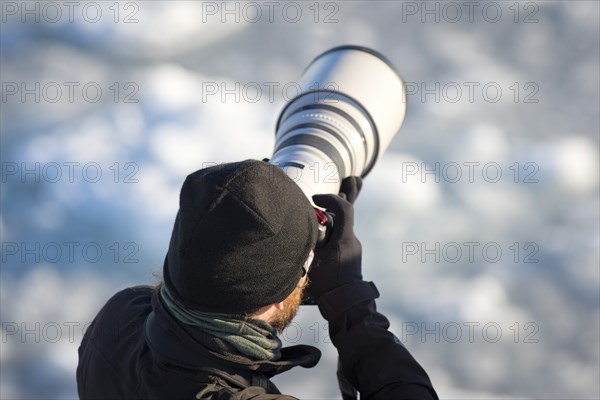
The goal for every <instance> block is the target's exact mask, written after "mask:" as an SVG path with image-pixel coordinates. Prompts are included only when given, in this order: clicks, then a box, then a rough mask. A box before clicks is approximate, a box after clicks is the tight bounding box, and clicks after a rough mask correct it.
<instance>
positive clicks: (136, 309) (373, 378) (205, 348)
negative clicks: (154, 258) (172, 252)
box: [77, 286, 437, 400]
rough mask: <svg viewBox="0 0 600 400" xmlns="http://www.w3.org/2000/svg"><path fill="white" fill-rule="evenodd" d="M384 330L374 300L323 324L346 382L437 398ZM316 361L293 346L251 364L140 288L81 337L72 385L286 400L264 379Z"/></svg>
mask: <svg viewBox="0 0 600 400" xmlns="http://www.w3.org/2000/svg"><path fill="white" fill-rule="evenodd" d="M388 326H389V323H388V321H387V319H386V318H385V317H384V316H383V315H381V314H379V313H377V312H376V310H375V302H374V301H373V300H369V301H364V302H361V303H360V304H357V305H355V306H353V307H352V308H350V309H348V310H346V311H345V312H343V313H341V314H340V315H336V316H335V317H334V318H329V327H330V336H331V339H332V341H333V344H334V345H335V346H336V347H337V349H338V352H339V355H340V361H341V370H342V371H343V374H344V375H345V377H346V378H347V379H348V381H349V382H350V383H351V384H352V385H353V386H354V387H356V388H358V389H359V391H360V393H361V399H371V400H381V399H390V400H391V399H393V400H397V399H437V395H436V393H435V391H434V390H433V387H432V386H431V382H430V381H429V378H428V377H427V374H426V373H425V371H424V370H423V369H422V368H421V366H420V365H419V364H418V363H417V362H416V361H415V360H414V358H413V357H412V356H411V355H410V354H409V353H408V351H407V350H406V349H405V348H404V346H403V345H402V344H401V343H400V342H399V340H398V339H397V338H396V337H395V336H394V335H393V334H391V333H390V332H389V331H388V330H387V328H388ZM319 358H320V352H319V350H318V349H316V348H314V347H311V346H304V345H299V346H291V347H286V348H283V349H282V357H281V359H280V360H279V361H275V362H273V361H258V362H257V361H253V360H250V359H248V358H246V357H244V356H241V355H240V354H239V353H236V352H235V351H234V350H233V349H231V348H229V347H228V345H227V344H225V343H224V342H222V341H220V340H218V339H216V338H214V337H210V336H207V335H204V334H202V333H201V332H198V331H197V330H194V329H193V328H191V327H187V326H184V325H182V324H180V323H179V322H178V321H176V320H175V319H174V318H173V317H172V316H171V315H170V314H169V313H168V311H166V309H165V308H164V306H163V304H162V301H161V299H160V296H158V294H157V291H156V290H154V289H153V288H151V287H147V286H146V287H142V286H139V287H133V288H129V289H125V290H123V291H121V292H119V293H117V294H115V295H114V296H113V297H112V298H111V299H110V300H109V301H108V302H107V303H106V305H105V306H104V307H103V308H102V310H101V311H100V312H99V313H98V315H97V316H96V318H95V319H94V321H93V322H92V324H91V326H90V327H89V328H88V330H87V331H86V333H85V336H84V338H83V341H82V343H81V346H80V348H79V365H78V367H77V387H78V392H79V397H80V398H82V399H124V398H126V399H190V400H191V399H213V400H214V399H237V400H243V399H253V400H269V399H277V400H287V399H294V397H290V396H285V395H282V394H280V392H279V391H278V390H277V388H276V387H275V385H273V383H271V382H270V380H269V379H270V378H271V377H273V376H274V375H276V374H279V373H281V372H284V371H287V370H289V369H291V368H293V367H295V366H298V365H300V366H303V367H312V366H314V365H316V363H317V362H318V360H319ZM332 384H334V383H333V382H332ZM300 395H301V394H300Z"/></svg>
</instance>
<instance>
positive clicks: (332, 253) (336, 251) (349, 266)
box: [306, 176, 362, 300]
mask: <svg viewBox="0 0 600 400" xmlns="http://www.w3.org/2000/svg"><path fill="white" fill-rule="evenodd" d="M361 188H362V179H361V178H360V177H358V176H351V177H348V178H346V179H344V180H343V181H342V185H341V188H340V194H339V195H333V194H326V195H315V196H313V201H314V202H315V204H316V205H317V206H320V207H324V208H325V209H327V210H328V211H329V212H331V213H333V214H334V217H333V229H332V232H331V235H330V237H329V240H328V241H327V243H326V244H325V245H324V246H322V247H319V248H317V249H315V258H314V261H313V263H312V267H311V269H310V271H309V273H308V279H309V284H308V287H307V289H306V291H307V295H308V296H309V297H310V298H313V299H316V300H318V299H319V297H320V296H321V295H323V294H325V293H327V292H329V291H331V290H333V289H336V288H338V287H340V286H343V285H346V284H348V283H352V282H355V281H360V280H362V273H361V258H362V248H361V245H360V242H359V241H358V239H357V238H356V236H355V235H354V207H353V203H354V201H355V200H356V198H357V197H358V194H359V192H360V189H361Z"/></svg>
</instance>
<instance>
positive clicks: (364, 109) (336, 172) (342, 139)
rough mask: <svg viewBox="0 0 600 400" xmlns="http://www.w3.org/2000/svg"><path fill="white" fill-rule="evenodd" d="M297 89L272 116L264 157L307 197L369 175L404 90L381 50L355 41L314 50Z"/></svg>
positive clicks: (395, 125)
mask: <svg viewBox="0 0 600 400" xmlns="http://www.w3.org/2000/svg"><path fill="white" fill-rule="evenodd" d="M299 86H300V89H301V91H300V93H299V94H298V96H296V97H295V98H293V99H292V100H291V101H290V102H289V103H288V104H287V105H286V106H285V108H284V109H283V111H282V112H281V114H280V116H279V120H278V123H277V130H276V135H275V137H276V140H275V149H274V152H273V156H272V157H271V161H270V162H271V163H273V164H276V165H278V166H279V167H280V168H282V169H283V170H284V171H285V173H286V174H287V175H288V176H289V177H290V178H292V179H293V180H294V181H295V182H296V183H297V184H298V185H299V186H300V188H301V189H302V191H303V192H304V194H305V195H306V196H307V197H308V198H309V199H310V200H311V201H312V196H313V195H314V194H317V193H338V192H339V189H340V184H341V181H342V179H344V178H346V177H348V176H353V175H358V176H362V177H364V176H366V175H367V174H368V173H369V171H370V170H371V169H372V168H373V166H374V165H375V163H376V162H377V160H378V159H379V157H381V155H382V154H383V153H384V152H385V150H386V149H387V147H388V146H389V144H390V142H391V141H392V139H393V138H394V136H395V135H396V133H397V132H398V131H399V129H400V127H401V126H402V122H403V121H404V116H405V115H406V90H405V87H404V82H403V81H402V79H401V78H400V75H399V74H398V73H397V72H396V70H395V69H394V67H393V66H392V65H391V63H390V62H389V61H387V59H386V58H385V57H384V56H383V55H381V54H379V53H378V52H376V51H374V50H371V49H368V48H366V47H360V46H340V47H336V48H333V49H331V50H328V51H326V52H325V53H323V54H321V55H319V56H318V57H317V58H315V60H314V61H313V62H312V63H311V64H310V65H309V66H308V67H307V68H306V70H305V71H304V74H303V76H302V79H301V80H300V82H299Z"/></svg>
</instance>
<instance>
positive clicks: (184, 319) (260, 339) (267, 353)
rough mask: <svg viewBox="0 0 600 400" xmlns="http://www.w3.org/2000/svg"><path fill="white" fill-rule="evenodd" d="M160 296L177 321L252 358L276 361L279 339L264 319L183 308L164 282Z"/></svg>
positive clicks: (278, 352) (279, 344) (279, 347)
mask: <svg viewBox="0 0 600 400" xmlns="http://www.w3.org/2000/svg"><path fill="white" fill-rule="evenodd" d="M160 295H161V297H162V299H163V301H164V304H165V306H166V308H167V310H168V311H169V312H170V313H171V315H173V316H174V317H175V318H176V319H177V320H178V321H180V322H181V323H184V324H186V325H190V326H194V327H197V328H199V329H200V330H202V331H203V332H205V333H207V334H210V335H212V336H215V337H217V338H220V339H222V340H223V341H225V342H227V343H229V344H230V345H231V346H233V347H234V348H235V349H236V350H237V351H239V352H240V353H242V354H243V355H245V356H248V357H250V358H252V359H253V360H261V361H262V360H269V361H276V360H277V359H278V358H279V355H280V349H281V341H280V340H279V338H278V337H277V331H276V330H275V328H273V327H272V326H271V325H270V324H269V323H267V322H266V321H262V320H258V319H247V320H243V319H240V318H239V317H238V318H235V317H233V316H231V315H229V314H218V313H208V312H202V311H196V310H190V309H187V308H185V307H184V306H182V305H181V304H180V303H179V302H177V300H175V298H173V296H172V295H171V293H170V292H169V289H167V286H166V285H165V284H164V283H163V284H162V285H161V288H160Z"/></svg>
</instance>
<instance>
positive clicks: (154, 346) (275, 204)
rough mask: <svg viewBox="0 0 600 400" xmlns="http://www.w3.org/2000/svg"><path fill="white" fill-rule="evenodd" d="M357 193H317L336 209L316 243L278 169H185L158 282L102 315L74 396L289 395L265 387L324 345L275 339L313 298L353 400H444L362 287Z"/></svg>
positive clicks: (348, 189)
mask: <svg viewBox="0 0 600 400" xmlns="http://www.w3.org/2000/svg"><path fill="white" fill-rule="evenodd" d="M361 186H362V181H361V179H360V178H358V177H350V178H346V179H345V180H344V181H343V182H342V187H341V192H340V195H339V196H338V195H318V196H314V198H313V200H314V202H315V204H317V205H318V206H320V207H323V208H326V209H327V210H329V211H330V212H332V213H333V214H334V215H335V217H334V227H333V230H332V233H331V236H330V237H329V239H328V241H327V243H325V245H324V246H322V247H318V248H315V247H316V242H317V218H316V216H315V211H314V208H313V206H312V205H311V204H310V202H309V201H308V199H307V198H306V196H305V195H304V194H303V193H302V191H301V190H300V189H299V187H298V186H297V185H296V184H295V183H294V181H292V180H291V179H290V178H289V177H288V176H286V175H285V174H284V173H283V172H282V171H281V170H280V169H279V168H277V167H276V166H274V165H272V164H269V163H266V162H263V161H254V160H248V161H243V162H238V163H230V164H225V165H224V166H218V167H211V168H206V169H202V170H199V171H197V172H195V173H193V174H191V175H189V176H188V177H187V179H186V181H185V182H184V184H183V187H182V189H181V194H180V208H179V212H178V214H177V217H176V219H175V225H174V228H173V233H172V236H171V242H170V245H169V250H168V253H167V257H166V259H165V263H164V270H163V275H164V282H163V283H162V284H161V285H159V287H157V288H153V287H147V286H138V287H133V288H128V289H125V290H123V291H121V292H119V293H117V294H116V295H114V296H113V297H112V298H111V299H110V300H109V301H108V302H107V303H106V305H105V306H104V307H103V308H102V310H101V311H100V312H99V314H98V315H97V316H96V318H95V319H94V321H93V323H92V325H91V326H90V328H89V329H88V330H87V331H86V334H85V337H84V339H83V341H82V343H81V346H80V348H79V365H78V368H77V383H78V391H79V396H80V397H81V398H83V399H109V398H110V399H117V398H131V399H133V398H135V399H138V398H143V399H150V398H153V399H162V398H164V399H193V398H197V399H239V400H242V399H255V400H267V399H281V400H283V399H293V397H290V396H286V395H282V394H280V392H279V391H278V390H277V388H276V387H275V385H274V384H273V383H272V382H271V381H270V380H269V379H270V378H271V377H273V376H274V375H276V374H279V373H282V372H285V371H287V370H289V369H291V368H293V367H295V366H298V365H300V366H303V367H307V368H310V367H313V366H314V365H316V364H317V362H318V361H319V358H320V352H319V350H318V349H316V348H314V347H311V346H306V345H297V346H291V347H286V348H283V347H282V345H281V341H280V340H279V339H278V337H277V333H278V332H281V331H282V330H283V329H284V328H285V327H286V326H287V324H289V323H290V321H291V320H292V318H293V317H294V315H295V313H296V311H297V309H298V307H299V305H300V303H301V300H302V298H303V296H309V297H311V298H314V299H316V302H317V304H318V306H319V310H320V311H321V314H322V315H323V317H324V318H325V319H327V321H328V322H329V330H330V336H331V339H332V341H333V344H334V345H335V346H336V348H337V350H338V353H339V359H340V370H339V371H338V379H339V382H340V388H341V389H342V392H343V393H344V398H345V399H351V398H355V397H354V396H355V395H354V388H355V389H356V390H358V391H359V392H360V396H361V399H372V400H376V399H394V400H396V399H437V395H436V393H435V391H434V389H433V387H432V385H431V383H430V381H429V378H428V376H427V374H426V373H425V371H424V370H423V369H422V368H421V366H420V365H419V364H418V363H417V362H416V361H415V360H414V358H413V357H412V356H411V355H410V354H409V352H408V351H407V350H406V348H405V347H404V346H403V345H402V344H401V343H400V342H399V341H398V339H397V338H396V337H395V336H394V335H393V334H392V333H390V332H389V331H388V330H387V328H388V327H389V323H388V321H387V319H386V318H385V317H384V316H383V315H381V314H379V313H378V312H377V311H376V309H375V301H374V299H375V298H376V297H378V293H377V289H376V288H375V286H374V285H373V284H372V283H370V282H365V281H363V278H362V273H361V246H360V243H359V241H358V240H357V239H356V237H355V235H354V232H353V219H354V216H353V213H354V210H353V206H352V203H353V202H354V200H355V199H356V197H357V195H358V193H359V191H360V188H361ZM313 254H314V260H311V259H312V257H313ZM311 261H312V262H311Z"/></svg>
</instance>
